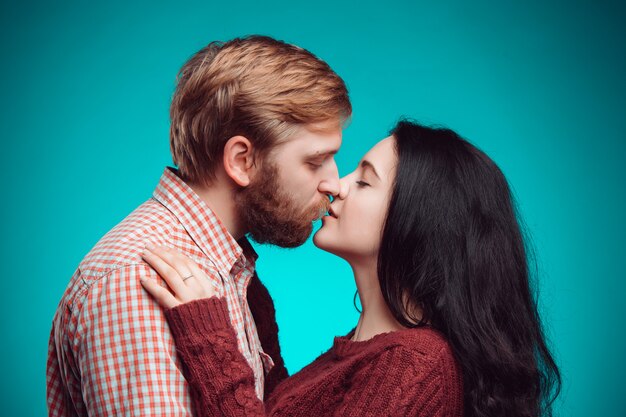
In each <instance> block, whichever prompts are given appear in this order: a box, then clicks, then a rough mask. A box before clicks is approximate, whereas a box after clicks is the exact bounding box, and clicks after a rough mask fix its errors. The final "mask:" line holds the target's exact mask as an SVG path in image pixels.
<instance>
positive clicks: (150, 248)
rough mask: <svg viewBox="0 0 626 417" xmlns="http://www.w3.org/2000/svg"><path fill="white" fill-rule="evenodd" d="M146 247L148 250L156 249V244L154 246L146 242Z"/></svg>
mask: <svg viewBox="0 0 626 417" xmlns="http://www.w3.org/2000/svg"><path fill="white" fill-rule="evenodd" d="M146 249H148V250H154V249H156V246H154V245H153V244H152V243H148V244H147V245H146Z"/></svg>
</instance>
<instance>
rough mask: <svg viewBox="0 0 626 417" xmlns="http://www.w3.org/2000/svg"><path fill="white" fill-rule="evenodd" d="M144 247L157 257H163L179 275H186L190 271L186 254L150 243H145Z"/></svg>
mask: <svg viewBox="0 0 626 417" xmlns="http://www.w3.org/2000/svg"><path fill="white" fill-rule="evenodd" d="M146 249H148V250H150V251H152V252H153V253H154V254H156V255H157V256H158V257H159V258H161V259H163V260H164V261H165V262H167V264H168V265H169V266H171V267H172V268H174V270H176V272H178V274H179V275H180V276H181V277H183V278H184V277H188V276H189V275H190V274H191V272H190V271H189V268H187V264H186V262H185V261H186V260H188V258H187V256H185V255H183V254H182V253H180V252H179V251H177V250H176V249H172V248H168V247H167V246H154V245H151V244H148V245H146Z"/></svg>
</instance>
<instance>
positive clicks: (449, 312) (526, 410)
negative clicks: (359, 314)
mask: <svg viewBox="0 0 626 417" xmlns="http://www.w3.org/2000/svg"><path fill="white" fill-rule="evenodd" d="M392 135H393V136H394V137H395V143H396V153H397V155H398V166H397V172H396V179H395V184H394V188H393V192H392V196H391V199H390V203H389V210H388V213H387V219H386V221H385V226H384V229H383V236H382V244H381V248H380V254H379V260H378V274H379V280H380V286H381V290H382V293H383V296H384V297H385V300H386V301H387V304H388V305H389V307H390V309H391V312H392V313H393V315H394V316H395V318H396V319H397V320H398V321H399V322H400V323H401V324H403V325H405V326H407V327H416V326H424V325H426V324H427V323H428V324H430V325H431V326H433V327H434V328H435V329H437V330H439V331H441V332H442V333H443V334H444V335H445V336H446V338H447V339H448V341H449V343H450V345H451V346H452V350H453V352H454V354H455V356H456V359H457V360H458V362H459V364H460V366H461V369H462V371H463V384H464V403H465V416H466V417H474V416H480V417H482V416H507V417H516V416H520V417H521V416H524V417H526V416H528V417H530V416H533V417H536V416H539V415H551V414H552V407H551V406H552V402H553V401H554V399H555V398H556V396H557V395H558V393H559V391H560V386H561V377H560V374H559V370H558V368H557V366H556V364H555V361H554V359H553V357H552V355H551V354H550V351H549V349H548V347H547V344H546V341H545V337H544V334H543V330H542V325H541V322H540V319H539V314H538V311H537V298H536V293H535V291H533V289H531V282H530V278H531V277H530V273H529V266H528V265H529V259H528V258H527V254H528V253H529V250H528V248H527V247H526V244H525V239H524V234H523V233H522V230H521V227H520V224H519V222H518V216H517V212H516V208H515V203H514V199H513V196H512V195H511V191H510V189H509V186H508V184H507V181H506V179H505V177H504V175H503V174H502V172H501V171H500V169H499V168H498V167H497V166H496V164H495V163H494V162H493V161H492V160H491V159H490V158H489V157H488V156H487V155H485V154H484V153H483V152H481V151H480V150H478V149H477V148H476V147H474V146H473V145H471V144H470V143H469V142H467V141H465V140H464V139H462V138H461V137H459V136H458V135H457V134H456V133H455V132H453V131H451V130H449V129H442V128H429V127H424V126H421V125H419V124H416V123H413V122H409V121H406V120H402V121H400V122H399V123H398V124H397V125H396V127H395V128H394V129H393V131H392ZM398 259H402V262H398ZM410 306H418V307H420V310H421V311H420V312H419V314H416V313H415V311H416V310H415V309H414V308H411V307H410Z"/></svg>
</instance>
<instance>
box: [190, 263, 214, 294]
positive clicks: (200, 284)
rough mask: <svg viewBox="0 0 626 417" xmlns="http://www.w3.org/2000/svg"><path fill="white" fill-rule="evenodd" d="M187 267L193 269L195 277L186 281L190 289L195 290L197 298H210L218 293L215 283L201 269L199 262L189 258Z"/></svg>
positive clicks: (192, 272)
mask: <svg viewBox="0 0 626 417" xmlns="http://www.w3.org/2000/svg"><path fill="white" fill-rule="evenodd" d="M187 268H189V270H190V271H191V274H192V275H193V278H190V279H188V280H187V281H185V283H186V284H187V286H188V287H190V290H191V291H193V292H194V295H195V298H196V299H197V298H210V297H213V296H216V295H218V292H217V290H216V288H215V284H214V283H213V282H212V281H211V279H210V278H209V277H208V276H207V275H206V274H205V273H204V271H202V269H200V267H199V266H198V264H196V263H195V262H193V261H191V260H189V263H188V264H187Z"/></svg>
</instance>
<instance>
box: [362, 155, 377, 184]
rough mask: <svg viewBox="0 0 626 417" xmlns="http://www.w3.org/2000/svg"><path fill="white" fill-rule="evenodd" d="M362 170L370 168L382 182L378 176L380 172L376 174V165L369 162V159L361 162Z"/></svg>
mask: <svg viewBox="0 0 626 417" xmlns="http://www.w3.org/2000/svg"><path fill="white" fill-rule="evenodd" d="M361 168H363V169H365V168H369V169H371V170H372V172H373V173H374V175H376V178H378V179H379V180H380V176H379V175H378V172H376V168H374V165H373V164H372V163H371V162H370V161H368V160H367V159H364V160H362V161H361Z"/></svg>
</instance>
